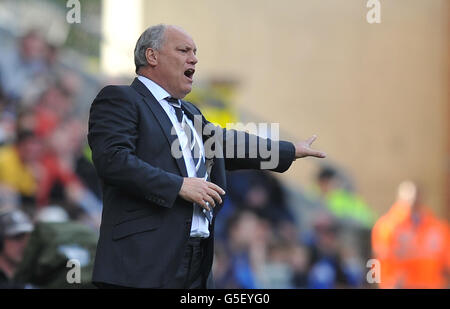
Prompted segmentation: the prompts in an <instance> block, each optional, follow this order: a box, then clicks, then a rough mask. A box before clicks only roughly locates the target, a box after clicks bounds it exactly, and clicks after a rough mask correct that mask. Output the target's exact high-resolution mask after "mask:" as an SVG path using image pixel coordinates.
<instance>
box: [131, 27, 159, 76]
mask: <svg viewBox="0 0 450 309" xmlns="http://www.w3.org/2000/svg"><path fill="white" fill-rule="evenodd" d="M166 28H167V26H166V25H164V24H159V25H156V26H151V27H149V28H147V29H146V30H145V31H144V32H143V33H142V34H141V36H140V37H139V39H138V40H137V42H136V47H135V48H134V64H135V65H136V73H137V72H138V70H139V68H140V67H144V66H146V65H147V64H148V63H147V58H146V57H145V51H146V50H147V49H148V48H152V49H154V50H159V49H160V48H161V47H162V44H163V43H164V32H165V31H166Z"/></svg>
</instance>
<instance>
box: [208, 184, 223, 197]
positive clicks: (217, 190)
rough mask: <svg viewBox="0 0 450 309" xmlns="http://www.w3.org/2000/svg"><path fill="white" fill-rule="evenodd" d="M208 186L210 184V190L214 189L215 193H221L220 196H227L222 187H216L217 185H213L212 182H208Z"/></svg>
mask: <svg viewBox="0 0 450 309" xmlns="http://www.w3.org/2000/svg"><path fill="white" fill-rule="evenodd" d="M206 183H207V184H208V187H209V188H211V189H213V190H214V191H216V192H217V193H219V194H221V195H224V194H225V191H224V190H223V189H222V188H221V187H219V186H218V185H216V184H214V183H212V182H208V181H207V182H206Z"/></svg>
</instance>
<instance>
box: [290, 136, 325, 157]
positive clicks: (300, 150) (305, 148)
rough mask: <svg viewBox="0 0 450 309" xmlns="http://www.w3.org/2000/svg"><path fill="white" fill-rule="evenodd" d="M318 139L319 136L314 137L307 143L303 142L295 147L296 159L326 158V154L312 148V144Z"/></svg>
mask: <svg viewBox="0 0 450 309" xmlns="http://www.w3.org/2000/svg"><path fill="white" fill-rule="evenodd" d="M316 139H317V135H313V136H312V137H310V138H308V139H307V140H306V141H301V142H298V143H296V144H294V146H295V158H296V159H298V158H304V157H316V158H325V157H326V156H327V155H326V154H325V152H322V151H318V150H314V149H312V148H311V144H312V143H313V142H314V141H315V140H316Z"/></svg>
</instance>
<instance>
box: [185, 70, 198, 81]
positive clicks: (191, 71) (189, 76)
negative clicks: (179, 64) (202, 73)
mask: <svg viewBox="0 0 450 309" xmlns="http://www.w3.org/2000/svg"><path fill="white" fill-rule="evenodd" d="M194 73H195V70H194V69H187V70H186V71H184V76H186V77H187V78H189V79H191V80H192V77H193V76H194Z"/></svg>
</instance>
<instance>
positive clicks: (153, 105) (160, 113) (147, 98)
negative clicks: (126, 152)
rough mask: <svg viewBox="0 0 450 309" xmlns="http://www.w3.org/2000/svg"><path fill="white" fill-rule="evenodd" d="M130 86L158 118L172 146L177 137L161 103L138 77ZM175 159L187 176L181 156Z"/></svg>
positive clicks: (183, 174)
mask: <svg viewBox="0 0 450 309" xmlns="http://www.w3.org/2000/svg"><path fill="white" fill-rule="evenodd" d="M131 87H133V88H134V89H135V90H136V91H137V92H139V93H140V94H141V95H142V96H143V100H144V102H145V103H146V104H147V106H148V107H149V108H150V110H151V112H152V113H153V115H154V116H155V118H156V119H157V120H158V122H159V125H160V126H161V129H162V131H163V132H164V135H165V136H166V139H167V142H168V143H169V146H170V147H172V145H173V143H174V142H175V140H176V139H177V135H176V134H171V131H172V127H173V126H172V122H171V121H170V119H169V117H168V116H167V114H166V112H165V111H164V109H163V108H162V106H161V104H159V102H158V101H157V100H156V99H155V97H154V96H153V95H152V93H151V92H150V90H148V88H147V87H146V86H145V85H144V84H143V83H141V82H140V81H139V79H137V78H135V79H134V81H133V83H132V84H131ZM174 159H175V158H174ZM175 161H176V162H177V165H178V169H179V170H180V172H181V175H182V176H183V177H188V174H187V170H186V165H185V163H184V159H183V156H181V157H180V158H178V159H175Z"/></svg>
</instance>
